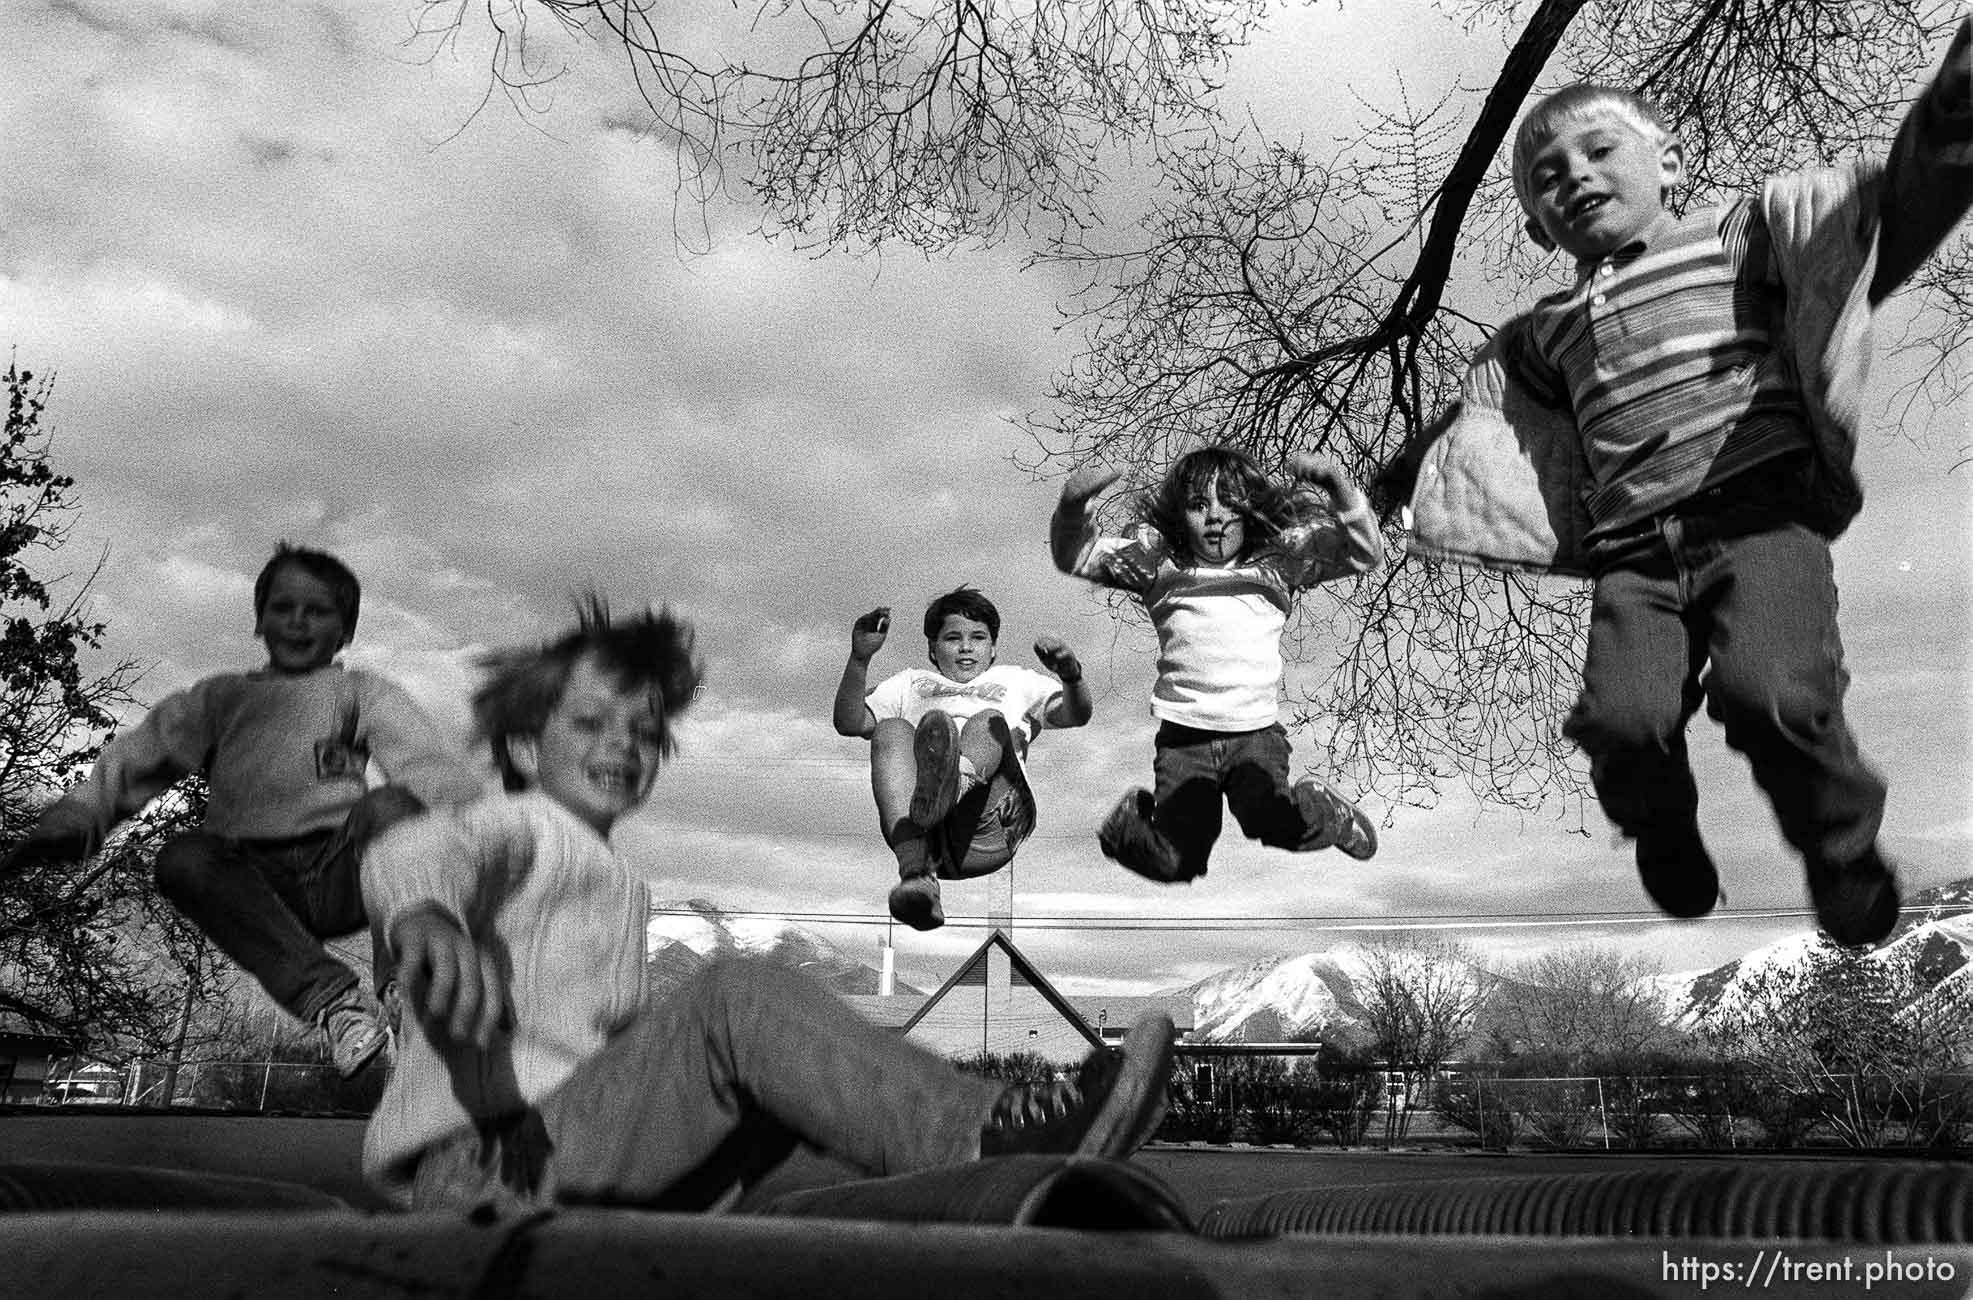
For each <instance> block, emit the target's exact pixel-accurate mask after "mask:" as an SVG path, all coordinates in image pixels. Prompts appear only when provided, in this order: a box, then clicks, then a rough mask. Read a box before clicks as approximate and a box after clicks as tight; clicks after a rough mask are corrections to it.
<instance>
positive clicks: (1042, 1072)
mask: <svg viewBox="0 0 1973 1300" xmlns="http://www.w3.org/2000/svg"><path fill="white" fill-rule="evenodd" d="M952 1064H953V1067H954V1068H955V1069H958V1070H963V1071H964V1072H965V1073H967V1074H977V1075H979V1076H980V1077H981V1078H983V1079H995V1080H998V1081H1000V1082H1002V1083H1007V1084H1015V1083H1028V1084H1037V1083H1052V1082H1054V1081H1055V1080H1056V1079H1058V1078H1061V1077H1062V1076H1063V1075H1064V1074H1065V1073H1067V1071H1065V1070H1064V1069H1063V1068H1062V1067H1060V1066H1057V1065H1056V1064H1055V1063H1054V1062H1052V1061H1050V1060H1048V1059H1047V1058H1046V1057H1044V1056H1041V1055H1039V1054H1038V1053H1035V1052H1012V1053H1009V1054H1008V1055H1005V1056H1003V1055H1001V1054H1000V1053H998V1052H975V1053H973V1054H972V1055H971V1056H959V1057H954V1058H953V1060H952Z"/></svg>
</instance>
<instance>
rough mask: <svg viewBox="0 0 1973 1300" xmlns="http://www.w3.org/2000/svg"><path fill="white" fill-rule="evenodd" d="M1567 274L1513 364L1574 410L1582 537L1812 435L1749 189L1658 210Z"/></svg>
mask: <svg viewBox="0 0 1973 1300" xmlns="http://www.w3.org/2000/svg"><path fill="white" fill-rule="evenodd" d="M1576 270H1577V277H1578V278H1577V282H1576V287H1575V288H1573V289H1570V290H1567V291H1564V292H1562V293H1557V294H1551V295H1550V296H1548V297H1546V298H1543V299H1542V300H1541V301H1540V302H1538V303H1536V304H1535V307H1534V309H1533V311H1532V312H1531V313H1530V324H1531V328H1530V329H1529V331H1528V333H1527V335H1526V338H1527V345H1526V347H1525V348H1523V349H1521V353H1520V355H1519V356H1517V357H1516V358H1515V361H1516V365H1517V368H1518V369H1519V370H1520V371H1521V372H1522V377H1523V378H1524V379H1525V380H1526V381H1527V382H1528V383H1529V385H1530V386H1531V387H1532V388H1533V389H1534V390H1535V392H1536V393H1537V394H1539V395H1541V396H1542V397H1544V398H1545V399H1546V400H1548V401H1549V402H1550V403H1551V404H1553V405H1556V406H1567V407H1568V408H1569V409H1570V410H1571V411H1572V412H1574V415H1575V419H1576V427H1577V428H1578V430H1579V431H1580V432H1581V436H1582V440H1583V454H1584V458H1585V460H1586V461H1587V462H1588V466H1589V482H1590V487H1589V488H1588V495H1587V499H1586V500H1585V503H1584V504H1585V505H1586V507H1587V509H1588V512H1589V517H1590V521H1591V524H1592V528H1591V535H1592V536H1595V535H1596V534H1599V533H1607V532H1610V531H1612V530H1615V529H1619V528H1622V527H1624V526H1626V525H1629V524H1633V523H1636V522H1637V521H1639V520H1641V519H1645V518H1647V517H1649V516H1651V515H1654V514H1657V513H1659V512H1660V511H1664V510H1667V509H1670V508H1671V507H1673V506H1676V505H1677V504H1678V503H1680V502H1681V501H1684V500H1686V499H1688V498H1690V497H1692V496H1693V495H1695V494H1696V493H1698V492H1700V491H1702V490H1704V489H1705V488H1708V487H1712V486H1713V485H1715V484H1718V483H1720V482H1722V481H1724V480H1726V479H1729V478H1731V477H1733V476H1734V475H1736V474H1739V473H1742V472H1744V471H1746V470H1747V469H1749V468H1751V467H1753V466H1755V465H1759V464H1761V463H1763V462H1766V461H1770V460H1773V459H1774V458H1775V457H1778V456H1785V455H1790V454H1793V453H1797V452H1802V451H1807V450H1808V449H1809V448H1810V447H1811V446H1812V445H1813V444H1812V443H1811V440H1810V432H1809V426H1808V417H1807V415H1806V413H1805V411H1804V409H1803V404H1802V396H1801V392H1800V390H1799V387H1798V385H1797V383H1796V379H1795V374H1794V371H1793V369H1792V367H1791V366H1790V365H1789V363H1788V360H1787V357H1786V353H1785V349H1784V348H1783V347H1781V346H1779V342H1780V339H1779V336H1780V332H1781V311H1782V306H1783V289H1782V286H1781V283H1780V281H1779V279H1778V277H1777V276H1776V273H1775V270H1774V259H1773V257H1772V256H1771V253H1770V249H1769V243H1768V232H1767V225H1766V222H1765V221H1763V220H1762V218H1761V215H1760V210H1759V207H1758V205H1756V204H1755V203H1754V202H1753V201H1752V200H1751V199H1746V198H1742V199H1740V200H1739V201H1737V202H1734V203H1732V204H1729V205H1727V206H1726V207H1722V208H1714V209H1710V210H1708V211H1705V212H1699V213H1693V214H1690V215H1688V216H1686V217H1684V218H1681V219H1672V218H1670V217H1667V218H1666V219H1664V220H1663V221H1661V222H1659V223H1657V224H1656V225H1654V226H1653V227H1652V228H1651V229H1650V230H1648V231H1646V232H1645V236H1644V238H1642V239H1638V240H1635V241H1633V242H1631V243H1629V244H1626V245H1624V246H1623V247H1622V248H1620V249H1618V250H1617V251H1616V252H1615V253H1613V254H1611V255H1610V256H1608V257H1606V258H1604V259H1602V260H1600V261H1595V262H1582V263H1579V264H1578V266H1577V268H1576Z"/></svg>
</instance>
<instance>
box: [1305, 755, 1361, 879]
mask: <svg viewBox="0 0 1973 1300" xmlns="http://www.w3.org/2000/svg"><path fill="white" fill-rule="evenodd" d="M1295 788H1296V789H1297V790H1306V791H1307V792H1308V796H1309V797H1308V801H1307V802H1306V803H1304V805H1303V806H1304V807H1307V806H1309V805H1310V804H1313V805H1314V806H1315V807H1316V808H1318V809H1320V810H1321V811H1322V813H1323V819H1322V822H1323V824H1322V825H1321V826H1319V827H1317V828H1315V829H1314V830H1313V831H1311V832H1310V834H1309V837H1308V838H1307V839H1306V840H1304V841H1303V842H1302V843H1301V844H1299V845H1297V846H1296V851H1297V852H1301V853H1306V852H1308V851H1310V850H1313V849H1330V848H1333V849H1337V850H1339V851H1341V852H1342V853H1344V854H1345V855H1347V856H1349V857H1352V858H1355V859H1356V860H1357V861H1358V862H1368V861H1369V860H1370V859H1372V858H1374V857H1376V856H1377V823H1375V822H1373V821H1371V820H1370V817H1369V815H1368V814H1367V813H1365V812H1364V811H1363V809H1361V808H1359V807H1357V806H1356V805H1355V804H1354V803H1351V802H1350V801H1349V800H1348V799H1345V798H1344V797H1343V795H1342V792H1341V791H1339V790H1337V789H1336V787H1335V786H1333V785H1330V784H1329V783H1328V782H1327V781H1324V780H1322V779H1321V778H1320V777H1313V776H1311V777H1304V778H1303V779H1302V780H1300V781H1297V782H1296V783H1295ZM1336 826H1341V827H1342V830H1341V831H1340V832H1337V831H1336V830H1334V829H1333V828H1334V827H1336Z"/></svg>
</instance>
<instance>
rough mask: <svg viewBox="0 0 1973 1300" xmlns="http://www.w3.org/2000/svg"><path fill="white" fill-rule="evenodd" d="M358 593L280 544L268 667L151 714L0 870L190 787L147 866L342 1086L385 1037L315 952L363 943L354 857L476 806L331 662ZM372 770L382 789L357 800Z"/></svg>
mask: <svg viewBox="0 0 1973 1300" xmlns="http://www.w3.org/2000/svg"><path fill="white" fill-rule="evenodd" d="M361 595H362V589H361V587H360V586H359V585H358V583H357V580H356V575H355V574H353V573H351V572H350V571H349V569H348V568H347V567H346V566H345V565H343V563H342V562H341V561H339V560H337V559H336V558H335V557H334V556H332V555H329V554H326V553H325V552H322V551H316V550H309V549H307V548H304V547H297V546H289V545H287V544H286V543H282V544H281V546H280V547H279V548H278V549H276V551H275V552H274V557H273V558H272V559H270V560H269V561H268V562H267V564H266V566H265V567H263V568H262V569H261V571H260V576H259V578H258V579H256V581H255V582H254V589H253V608H254V635H255V636H257V637H259V638H260V639H261V640H263V641H265V642H266V643H267V659H268V662H267V667H265V668H263V669H261V670H259V671H258V672H250V673H222V674H220V675H218V676H215V677H208V678H206V679H205V680H203V681H201V682H199V683H197V684H196V685H194V686H192V687H191V688H190V689H189V690H186V691H182V692H180V693H178V694H176V695H171V696H167V697H166V698H165V699H164V700H162V701H160V702H159V703H158V705H157V707H156V708H154V709H152V710H151V711H150V713H148V714H147V715H145V717H144V720H143V721H142V722H141V723H139V724H138V726H137V727H136V728H135V729H134V730H131V731H129V732H126V733H125V734H123V735H121V736H118V737H117V738H116V739H115V740H114V741H113V742H111V744H110V745H109V747H108V748H106V749H105V750H104V751H103V753H102V756H101V757H100V758H99V759H98V760H97V762H96V766H95V769H94V770H93V771H92V772H91V773H90V776H89V779H88V780H87V781H85V782H84V783H83V784H81V785H79V786H77V787H76V788H75V789H73V790H71V791H69V792H68V793H67V794H66V795H64V796H63V797H62V798H61V799H60V800H58V801H57V802H56V803H54V804H53V805H52V806H50V807H49V808H48V809H47V810H46V811H45V812H43V813H42V814H41V817H40V818H39V820H37V821H36V823H35V825H34V827H33V829H32V830H30V831H29V832H28V835H27V838H26V839H25V840H24V841H23V842H22V843H21V844H20V845H18V846H17V847H16V848H15V849H14V851H13V852H12V853H11V854H9V855H8V857H7V859H6V861H5V862H4V863H0V876H4V875H6V874H7V873H8V871H9V870H12V869H16V868H18V867H20V866H21V865H24V864H26V863H29V862H35V861H42V862H61V861H80V860H81V859H83V858H86V857H88V856H89V855H91V854H93V853H95V852H96V851H97V850H98V849H99V848H100V847H101V846H102V843H103V840H104V837H105V836H107V835H108V834H109V833H110V831H111V830H112V829H114V828H115V827H116V825H117V824H118V823H120V822H122V821H123V820H125V819H126V818H128V817H130V816H132V815H134V814H135V813H137V812H139V811H141V810H142V809H143V807H144V806H145V805H146V804H148V803H149V802H150V801H151V800H152V799H155V798H156V797H157V796H159V795H160V794H163V793H164V792H165V791H166V790H167V789H169V788H170V787H171V786H172V785H173V784H174V783H176V782H177V781H179V780H180V779H181V778H183V777H185V776H188V775H190V774H191V773H194V772H203V773H204V774H205V777H206V782H207V786H208V790H209V796H210V797H209V799H208V801H207V804H206V814H205V822H204V825H203V828H202V829H200V830H197V831H193V832H190V833H189V834H185V835H180V836H177V837H175V838H173V839H171V840H169V841H167V842H166V843H165V845H164V847H163V848H162V849H160V850H159V852H158V856H157V861H156V863H155V868H154V870H155V874H156V880H157V887H158V892H159V893H161V894H163V895H164V896H165V897H166V898H168V899H170V900H171V902H172V903H173V904H174V905H175V906H176V907H177V908H178V910H179V911H180V912H182V913H183V914H184V915H185V917H186V919H188V920H189V921H191V922H192V923H193V924H194V925H196V926H198V927H199V929H200V930H202V931H204V932H205V934H206V935H207V936H208V937H209V938H211V939H212V941H213V942H214V943H215V944H217V945H218V946H219V948H220V949H221V951H223V952H225V954H226V955H227V956H228V957H231V958H232V959H233V960H234V961H235V962H236V963H238V964H239V965H240V967H241V968H242V969H244V970H245V971H246V972H247V973H248V974H249V975H252V976H253V977H254V978H255V979H256V980H258V981H260V985H261V987H262V988H264V989H266V990H267V993H268V996H269V997H271V998H273V999H274V1001H275V1002H277V1003H279V1004H280V1005H281V1006H282V1007H283V1008H285V1009H286V1010H287V1011H288V1012H289V1013H290V1014H291V1015H293V1016H294V1017H296V1018H297V1019H299V1020H301V1021H302V1022H304V1023H307V1024H313V1025H316V1026H317V1027H319V1028H320V1029H321V1031H322V1033H323V1034H324V1036H325V1037H326V1039H327V1043H328V1046H329V1052H330V1058H331V1060H332V1061H333V1062H334V1063H335V1066H336V1068H337V1069H338V1070H339V1071H341V1072H342V1073H343V1074H344V1075H345V1076H348V1075H351V1074H354V1073H356V1071H358V1070H360V1069H362V1068H363V1066H365V1065H366V1064H368V1063H369V1062H370V1061H371V1060H372V1059H373V1058H375V1056H376V1055H377V1053H378V1052H379V1051H380V1050H381V1049H382V1048H383V1047H384V1045H385V1043H386V1042H387V1039H388V1035H387V1032H386V1030H385V1027H384V1024H383V1023H382V1021H381V1020H380V1018H379V1016H378V1013H377V1011H376V1009H375V1008H374V1007H373V1006H372V1005H371V1004H370V1003H369V1002H367V1001H366V1000H365V999H364V997H363V992H362V988H361V986H360V984H359V981H358V979H357V976H356V973H355V972H354V971H352V970H350V968H349V967H347V966H345V965H344V964H343V963H342V962H340V961H338V960H336V958H335V957H334V956H332V955H331V954H330V953H329V951H328V949H327V948H325V947H324V946H323V943H322V940H323V939H324V938H333V937H338V936H342V935H346V934H351V933H354V932H356V931H359V930H361V929H363V928H364V925H365V914H364V910H363V895H362V892H361V888H360V884H359V878H358V869H357V862H358V859H359V858H360V857H361V856H362V854H363V851H364V847H365V845H367V844H368V843H369V842H370V840H371V839H372V838H373V837H374V836H376V835H377V834H378V833H379V832H381V831H382V830H384V829H385V828H386V827H388V826H390V825H392V824H394V823H396V822H399V821H402V820H404V819H406V818H409V817H412V816H414V815H416V814H417V813H419V812H420V811H422V810H423V809H424V808H425V807H426V806H428V805H439V806H442V805H447V804H453V803H459V802H463V801H466V800H470V799H474V798H477V797H479V796H480V795H481V794H483V793H485V790H486V785H485V783H484V782H483V780H482V779H481V778H480V777H479V776H478V775H477V774H475V773H474V772H473V771H471V770H470V769H469V768H468V767H467V766H466V764H465V762H464V760H463V758H462V757H461V756H458V755H455V754H454V753H453V752H452V751H451V749H450V748H449V747H448V746H447V745H446V744H445V742H444V741H443V739H442V738H441V737H440V736H439V734H438V731H437V729H436V728H434V727H433V726H432V724H431V722H430V721H429V720H428V719H427V718H426V717H425V715H424V714H423V713H422V712H421V711H420V710H419V709H418V706H417V705H416V704H414V703H413V702H412V700H411V697H410V696H408V695H406V694H405V693H404V692H403V691H402V690H400V689H399V688H398V687H396V686H395V685H393V684H392V683H390V682H389V681H387V680H385V679H384V678H382V677H378V676H376V675H374V674H372V673H367V672H362V671H359V670H353V669H345V668H343V667H342V666H341V665H340V664H337V663H336V662H335V659H336V656H337V655H338V654H339V653H340V652H341V651H342V648H343V647H344V646H346V645H348V644H349V641H350V638H351V637H352V636H353V635H354V634H355V632H356V615H357V608H358V603H359V601H360V598H361ZM372 762H374V763H375V764H376V765H377V766H378V768H380V769H381V770H382V772H383V774H384V775H385V776H386V777H387V778H388V780H389V782H390V783H389V784H386V785H380V786H378V787H377V788H375V789H368V788H366V781H365V770H366V768H367V767H368V766H369V765H370V764H371V763H372ZM372 938H373V941H375V940H377V939H378V938H379V936H377V935H375V934H373V936H372ZM376 947H377V956H378V957H379V958H381V956H382V950H381V945H380V944H377V945H376ZM373 977H374V979H375V981H376V985H377V988H378V991H379V993H380V994H382V993H384V991H385V987H386V985H387V984H388V982H389V978H390V976H389V966H388V964H387V963H386V962H384V961H382V960H378V961H377V963H376V965H375V968H374V973H373Z"/></svg>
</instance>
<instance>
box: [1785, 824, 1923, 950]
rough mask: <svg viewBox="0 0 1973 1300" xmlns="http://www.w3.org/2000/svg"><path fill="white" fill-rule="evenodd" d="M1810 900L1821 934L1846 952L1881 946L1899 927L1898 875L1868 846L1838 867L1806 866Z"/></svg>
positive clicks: (1872, 846) (1874, 849)
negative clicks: (1855, 857) (1851, 860)
mask: <svg viewBox="0 0 1973 1300" xmlns="http://www.w3.org/2000/svg"><path fill="white" fill-rule="evenodd" d="M1808 870H1809V896H1810V897H1811V898H1812V899H1813V900H1814V902H1815V917H1816V920H1817V922H1819V923H1820V924H1821V926H1822V931H1823V933H1824V934H1826V935H1828V936H1829V937H1830V938H1831V939H1832V940H1834V941H1835V942H1837V943H1839V944H1841V945H1842V946H1843V947H1845V948H1869V947H1874V946H1875V945H1877V944H1879V943H1882V942H1883V941H1884V940H1885V939H1886V938H1888V937H1889V936H1890V933H1891V931H1892V930H1895V929H1896V928H1897V925H1898V912H1899V910H1900V907H1901V906H1902V904H1901V902H1900V900H1899V897H1898V880H1897V875H1896V873H1894V872H1893V871H1892V870H1891V867H1890V864H1889V863H1887V862H1885V861H1884V859H1883V857H1882V856H1880V855H1879V854H1878V852H1877V846H1876V845H1874V844H1873V845H1871V846H1870V848H1869V849H1867V850H1865V852H1864V854H1863V856H1862V857H1859V858H1858V859H1856V861H1854V862H1846V863H1842V864H1840V865H1835V866H1830V865H1826V864H1825V865H1818V864H1815V863H1811V864H1810V865H1809V869H1808Z"/></svg>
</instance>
